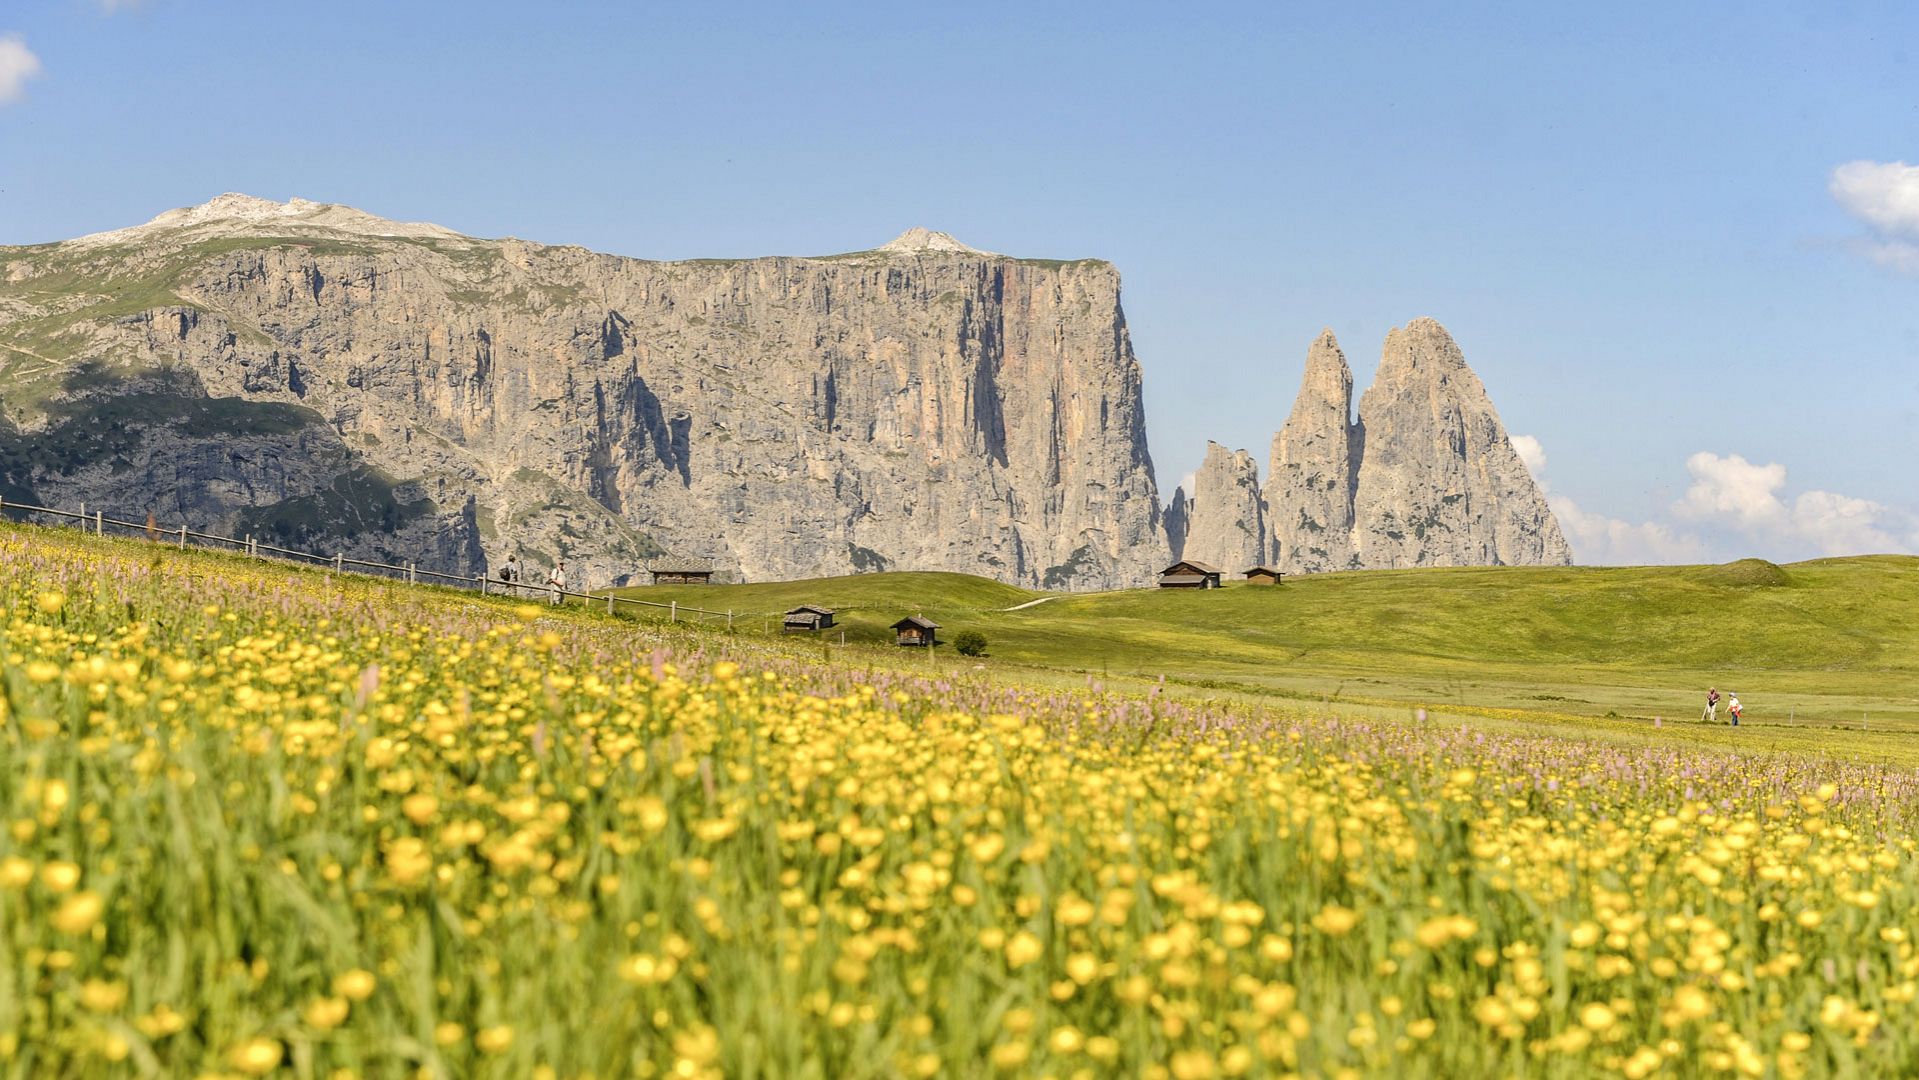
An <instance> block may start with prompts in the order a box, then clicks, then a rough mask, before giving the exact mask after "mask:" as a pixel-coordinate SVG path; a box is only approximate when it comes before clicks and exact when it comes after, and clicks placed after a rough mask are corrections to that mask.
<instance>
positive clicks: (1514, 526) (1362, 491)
mask: <svg viewBox="0 0 1919 1080" xmlns="http://www.w3.org/2000/svg"><path fill="white" fill-rule="evenodd" d="M1352 385H1353V378H1352V372H1351V370H1350V369H1349V368H1348V367H1347V366H1346V358H1345V356H1344V355H1343V354H1342V353H1341V352H1340V350H1339V345H1338V343H1337V342H1336V341H1334V340H1333V336H1332V334H1331V332H1326V333H1323V334H1321V335H1320V337H1319V340H1317V341H1315V342H1314V343H1313V346H1312V348H1311V349H1310V350H1309V351H1308V353H1307V358H1306V375H1305V378H1304V379H1303V380H1302V381H1301V385H1300V392H1299V397H1298V399H1297V400H1296V401H1295V402H1294V405H1293V411H1292V415H1291V416H1289V417H1288V418H1287V420H1286V423H1285V425H1284V426H1283V427H1282V428H1281V429H1280V431H1279V433H1278V434H1277V435H1276V436H1274V439H1273V454H1272V461H1271V470H1270V472H1269V474H1268V477H1267V481H1266V487H1265V489H1264V492H1263V495H1262V497H1261V500H1260V502H1261V503H1263V507H1262V508H1261V509H1262V512H1263V513H1264V515H1265V518H1266V521H1267V522H1268V525H1269V528H1270V541H1271V547H1270V548H1269V554H1270V555H1271V556H1272V558H1273V560H1274V561H1276V562H1277V563H1278V564H1279V565H1280V566H1281V567H1282V568H1283V569H1285V570H1287V571H1288V572H1291V573H1302V572H1312V571H1319V570H1339V569H1347V568H1361V569H1380V568H1388V567H1410V566H1517V565H1565V564H1568V563H1570V562H1571V561H1572V551H1571V549H1570V548H1569V547H1568V546H1567V544H1566V539H1565V536H1564V534H1562V533H1561V532H1560V529H1559V522H1558V521H1557V519H1555V518H1554V517H1553V513H1552V510H1551V508H1550V507H1548V506H1547V505H1546V500H1545V497H1544V495H1543V494H1542V493H1541V492H1540V490H1539V486H1538V485H1537V484H1536V483H1535V482H1534V480H1533V478H1532V474H1531V473H1530V472H1529V471H1527V469H1526V466H1525V463H1524V462H1523V461H1521V460H1520V458H1519V454H1518V452H1517V451H1515V450H1514V449H1513V447H1512V442H1511V441H1510V440H1509V439H1508V438H1507V436H1506V429H1505V426H1504V425H1503V424H1501V423H1500V420H1499V414H1498V412H1497V411H1496V410H1494V408H1493V404H1492V401H1491V399H1490V398H1488V397H1487V395H1486V388H1485V386H1484V385H1483V384H1482V383H1481V382H1480V381H1479V376H1477V375H1475V374H1473V372H1472V369H1471V368H1468V367H1467V366H1466V359H1465V357H1464V355H1463V354H1461V352H1460V350H1459V346H1458V345H1457V344H1455V343H1454V341H1453V339H1452V336H1451V335H1450V334H1448V333H1447V332H1446V329H1445V328H1444V327H1442V326H1440V325H1439V324H1438V323H1437V322H1434V321H1433V320H1432V319H1426V318H1422V319H1415V320H1413V321H1412V322H1411V323H1408V324H1407V325H1406V326H1404V327H1401V328H1399V329H1396V330H1394V331H1392V332H1391V333H1390V334H1388V335H1387V337H1386V346H1385V349H1384V352H1383V354H1382V356H1381V359H1380V365H1379V374H1378V375H1377V377H1376V378H1375V380H1374V382H1373V385H1372V386H1371V387H1370V388H1369V389H1368V390H1367V391H1366V394H1365V396H1364V397H1363V398H1362V399H1361V401H1360V406H1359V422H1358V423H1357V424H1354V423H1352V422H1351V420H1350V410H1351V403H1352ZM1241 456H1242V457H1243V456H1244V455H1241ZM1250 473H1251V464H1250V461H1247V462H1245V463H1244V467H1243V468H1242V467H1240V466H1239V463H1238V462H1237V460H1236V459H1235V460H1234V461H1233V462H1231V463H1229V462H1228V459H1227V458H1226V455H1225V451H1224V450H1222V449H1221V448H1220V447H1218V446H1217V445H1213V446H1211V447H1209V449H1208V451H1207V468H1206V469H1203V470H1202V472H1201V474H1200V475H1201V483H1200V484H1199V485H1198V490H1196V491H1195V492H1194V498H1193V502H1192V506H1191V508H1190V510H1189V511H1188V520H1189V524H1188V525H1187V529H1186V534H1185V546H1186V555H1187V557H1189V558H1200V559H1202V560H1205V559H1206V558H1207V556H1205V555H1199V554H1196V553H1197V552H1209V553H1212V554H1214V555H1215V556H1218V557H1229V554H1228V553H1233V552H1246V551H1249V550H1251V549H1250V548H1248V547H1247V546H1246V544H1245V541H1244V539H1243V537H1242V532H1243V529H1244V527H1245V522H1247V521H1248V520H1249V519H1250V517H1251V514H1252V512H1251V511H1249V510H1248V508H1247V504H1246V496H1245V488H1246V486H1247V485H1248V484H1250V483H1251V482H1252V481H1251V480H1250V479H1249V476H1250ZM1208 476H1211V477H1212V480H1211V482H1210V483H1209V482H1207V479H1206V478H1207V477H1208Z"/></svg>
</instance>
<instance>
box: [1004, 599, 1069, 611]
mask: <svg viewBox="0 0 1919 1080" xmlns="http://www.w3.org/2000/svg"><path fill="white" fill-rule="evenodd" d="M1058 599H1059V597H1057V596H1042V597H1040V598H1039V599H1038V600H1028V601H1027V602H1025V603H1024V604H1014V605H1013V606H1012V607H1005V608H1000V610H1001V611H1025V610H1026V609H1027V608H1029V607H1038V606H1040V605H1041V604H1044V603H1045V602H1047V601H1048V600H1058Z"/></svg>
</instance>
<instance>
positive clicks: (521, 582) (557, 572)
mask: <svg viewBox="0 0 1919 1080" xmlns="http://www.w3.org/2000/svg"><path fill="white" fill-rule="evenodd" d="M500 582H501V583H502V584H504V585H506V586H507V587H508V591H509V592H512V591H514V590H516V589H519V588H528V589H538V588H541V587H542V586H540V585H534V584H531V583H529V582H528V581H527V578H526V571H524V570H522V569H521V568H520V557H519V556H518V555H508V556H507V557H506V565H505V566H502V567H500ZM544 588H545V589H546V590H547V603H549V604H557V603H559V602H560V601H561V600H562V599H563V598H564V596H565V593H566V560H564V559H562V560H560V561H558V562H555V563H554V564H553V569H551V570H549V571H547V574H546V584H545V586H544Z"/></svg>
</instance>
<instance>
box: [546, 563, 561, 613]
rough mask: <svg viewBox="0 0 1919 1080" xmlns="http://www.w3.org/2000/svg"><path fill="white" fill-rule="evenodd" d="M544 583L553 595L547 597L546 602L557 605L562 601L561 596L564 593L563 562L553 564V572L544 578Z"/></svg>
mask: <svg viewBox="0 0 1919 1080" xmlns="http://www.w3.org/2000/svg"><path fill="white" fill-rule="evenodd" d="M546 583H547V586H548V587H550V588H551V589H552V590H553V595H552V596H551V597H549V599H548V602H549V603H554V604H557V603H559V602H560V601H561V600H562V599H563V597H562V595H561V594H563V593H565V592H566V564H565V563H564V562H557V563H554V564H553V572H552V573H551V574H548V575H547V576H546Z"/></svg>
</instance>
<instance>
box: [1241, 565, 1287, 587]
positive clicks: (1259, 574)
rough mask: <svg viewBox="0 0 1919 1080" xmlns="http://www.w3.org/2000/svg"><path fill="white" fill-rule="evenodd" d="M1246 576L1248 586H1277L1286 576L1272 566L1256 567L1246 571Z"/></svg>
mask: <svg viewBox="0 0 1919 1080" xmlns="http://www.w3.org/2000/svg"><path fill="white" fill-rule="evenodd" d="M1245 574H1246V584H1248V585H1277V584H1279V579H1280V578H1283V577H1285V576H1286V575H1285V574H1282V573H1280V572H1279V571H1278V570H1275V569H1273V568H1272V567H1270V566H1255V567H1253V568H1251V569H1249V570H1247V571H1245Z"/></svg>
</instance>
